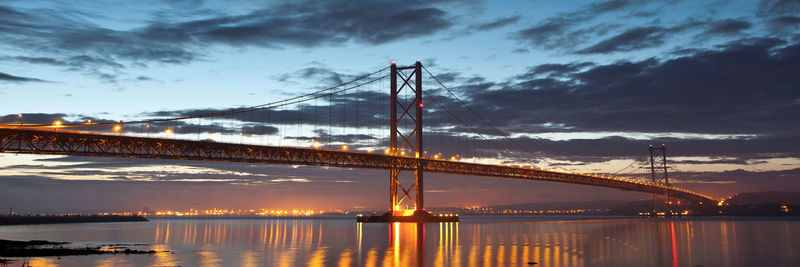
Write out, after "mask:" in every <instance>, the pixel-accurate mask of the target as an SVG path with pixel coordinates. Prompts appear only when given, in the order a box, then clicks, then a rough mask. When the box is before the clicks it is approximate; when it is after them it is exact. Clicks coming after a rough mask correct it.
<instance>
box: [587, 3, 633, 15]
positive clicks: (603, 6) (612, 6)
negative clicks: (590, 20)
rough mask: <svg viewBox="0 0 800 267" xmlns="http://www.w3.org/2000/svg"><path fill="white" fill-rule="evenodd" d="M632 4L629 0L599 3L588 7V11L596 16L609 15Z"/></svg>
mask: <svg viewBox="0 0 800 267" xmlns="http://www.w3.org/2000/svg"><path fill="white" fill-rule="evenodd" d="M630 4H631V2H630V1H628V0H607V1H602V2H597V3H591V4H589V6H588V8H587V9H588V10H589V11H590V12H592V13H594V14H599V13H607V12H613V11H617V10H620V9H622V8H624V7H627V6H629V5H630Z"/></svg>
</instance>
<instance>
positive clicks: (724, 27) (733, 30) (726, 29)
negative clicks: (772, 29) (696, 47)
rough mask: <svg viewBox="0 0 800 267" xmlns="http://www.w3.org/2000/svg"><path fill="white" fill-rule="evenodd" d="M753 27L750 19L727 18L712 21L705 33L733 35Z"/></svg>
mask: <svg viewBox="0 0 800 267" xmlns="http://www.w3.org/2000/svg"><path fill="white" fill-rule="evenodd" d="M751 27H753V24H752V23H750V22H749V21H745V20H735V19H726V20H721V21H716V22H714V23H712V24H711V26H710V27H709V28H708V30H706V31H705V33H704V35H733V34H738V33H741V32H742V31H744V30H747V29H750V28H751Z"/></svg>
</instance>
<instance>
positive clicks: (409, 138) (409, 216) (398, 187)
mask: <svg viewBox="0 0 800 267" xmlns="http://www.w3.org/2000/svg"><path fill="white" fill-rule="evenodd" d="M390 71H391V74H390V76H389V77H390V78H389V79H390V81H389V82H390V85H389V87H390V90H391V92H390V100H389V105H390V110H389V116H390V118H389V129H390V131H389V155H392V156H406V157H414V158H416V159H417V163H416V166H415V168H414V170H413V171H411V172H412V175H413V181H410V183H406V184H403V182H401V179H400V174H401V172H403V171H405V172H408V170H401V169H400V168H394V167H393V168H391V169H390V170H389V212H386V213H385V214H383V215H381V216H365V217H359V218H358V221H359V222H454V221H458V216H446V217H441V216H433V215H431V214H430V213H428V212H427V211H425V198H424V194H423V182H422V179H423V167H424V166H423V158H424V157H425V149H424V146H423V145H422V144H423V143H422V117H423V107H424V104H423V102H422V63H420V62H419V61H417V63H415V64H414V65H411V66H405V67H399V66H397V64H396V63H395V62H394V61H392V65H391V67H390ZM409 71H410V72H409ZM406 92H407V93H408V94H407V95H409V94H411V95H413V100H410V101H409V100H408V99H399V96H400V95H401V93H406ZM409 125H410V126H411V127H409ZM407 151H408V153H407ZM390 165H391V163H390ZM407 182H409V181H407ZM406 203H410V204H411V205H413V207H414V208H413V209H403V208H404V206H403V205H404V204H406Z"/></svg>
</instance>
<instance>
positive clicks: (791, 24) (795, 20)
mask: <svg viewBox="0 0 800 267" xmlns="http://www.w3.org/2000/svg"><path fill="white" fill-rule="evenodd" d="M768 25H769V26H770V28H772V30H773V31H776V32H784V31H787V32H791V31H794V32H796V31H797V29H799V28H800V17H798V16H782V17H777V18H773V19H771V20H769V22H768Z"/></svg>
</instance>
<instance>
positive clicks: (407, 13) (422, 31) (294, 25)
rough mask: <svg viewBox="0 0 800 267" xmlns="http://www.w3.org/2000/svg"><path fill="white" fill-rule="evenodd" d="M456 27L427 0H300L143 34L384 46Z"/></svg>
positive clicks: (238, 42)
mask: <svg viewBox="0 0 800 267" xmlns="http://www.w3.org/2000/svg"><path fill="white" fill-rule="evenodd" d="M451 25H452V22H451V21H450V20H449V19H448V14H447V12H446V11H444V10H442V9H439V8H437V7H433V6H431V5H430V4H428V3H425V2H415V1H411V2H408V1H379V2H368V3H353V2H349V1H324V2H315V1H300V2H291V3H286V4H281V5H277V6H274V7H269V8H265V9H260V10H256V11H253V12H251V13H249V14H245V15H238V16H221V17H214V18H210V19H202V20H195V21H188V22H182V23H177V24H154V25H150V26H148V27H146V28H144V29H142V30H141V32H140V34H141V36H143V37H144V38H147V39H155V40H171V41H173V42H189V41H192V40H195V39H196V40H200V41H209V42H219V43H225V44H229V45H234V46H241V45H252V46H262V47H280V46H284V45H291V46H303V47H313V46H319V45H331V44H342V43H345V42H348V41H356V42H365V43H370V44H382V43H387V42H391V41H394V40H398V39H406V38H414V37H419V36H425V35H429V34H432V33H435V32H438V31H440V30H443V29H447V28H449V27H450V26H451Z"/></svg>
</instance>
